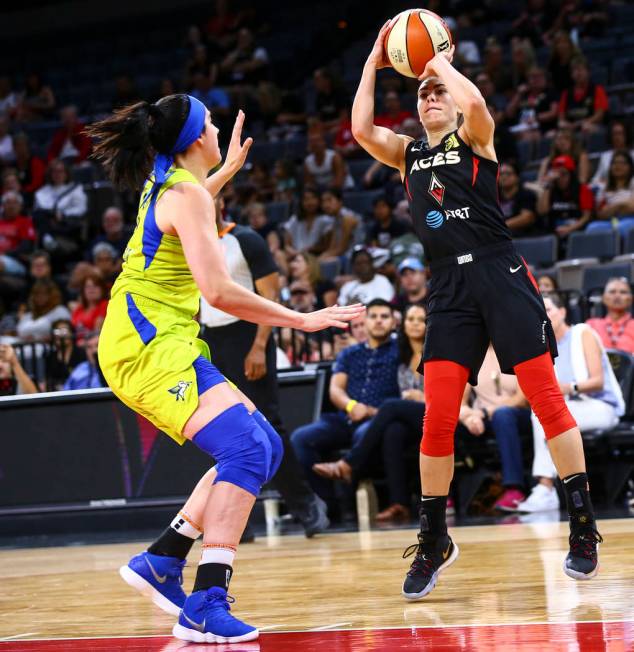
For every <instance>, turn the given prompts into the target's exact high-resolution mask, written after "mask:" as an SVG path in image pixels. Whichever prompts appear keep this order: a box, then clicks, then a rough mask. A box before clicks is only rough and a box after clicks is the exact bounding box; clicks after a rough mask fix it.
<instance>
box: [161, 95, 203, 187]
mask: <svg viewBox="0 0 634 652" xmlns="http://www.w3.org/2000/svg"><path fill="white" fill-rule="evenodd" d="M187 97H188V99H189V114H188V115H187V120H185V124H184V125H183V128H182V129H181V132H180V134H178V138H177V139H176V144H175V145H174V147H172V151H171V152H170V153H169V154H157V155H156V158H155V159H154V184H155V188H157V187H160V186H161V185H162V184H163V182H164V181H165V177H166V176H167V172H168V170H169V169H170V168H171V167H172V165H173V164H174V156H175V155H176V154H179V153H180V152H184V151H185V150H186V149H187V148H188V147H189V146H190V145H191V144H192V143H193V142H194V141H196V140H197V139H198V138H199V137H200V134H202V132H203V128H204V126H205V119H206V118H207V109H206V108H205V105H204V104H203V103H202V102H201V101H200V100H197V99H196V98H195V97H192V96H191V95H188V96H187Z"/></svg>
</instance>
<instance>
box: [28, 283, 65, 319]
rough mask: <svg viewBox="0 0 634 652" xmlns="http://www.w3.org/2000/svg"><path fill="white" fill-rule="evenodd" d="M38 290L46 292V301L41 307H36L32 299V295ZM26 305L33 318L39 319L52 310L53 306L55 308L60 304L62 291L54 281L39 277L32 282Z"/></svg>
mask: <svg viewBox="0 0 634 652" xmlns="http://www.w3.org/2000/svg"><path fill="white" fill-rule="evenodd" d="M40 291H44V292H46V293H47V294H48V302H47V304H46V306H44V307H43V308H38V307H36V306H35V303H34V301H33V295H34V294H37V293H38V292H40ZM27 305H28V307H29V312H30V313H31V314H32V316H33V318H34V319H39V318H40V317H41V316H42V315H46V314H47V313H49V312H50V311H51V310H53V308H57V306H61V305H62V292H61V290H60V289H59V286H58V285H57V283H55V281H51V280H48V279H40V280H39V281H35V283H33V287H32V288H31V292H30V293H29V298H28V301H27Z"/></svg>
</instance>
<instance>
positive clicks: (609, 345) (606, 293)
mask: <svg viewBox="0 0 634 652" xmlns="http://www.w3.org/2000/svg"><path fill="white" fill-rule="evenodd" d="M601 300H602V302H603V306H604V307H605V312H606V314H605V317H594V318H592V319H588V321H587V322H586V323H587V324H588V326H591V327H592V328H593V329H594V330H595V331H596V332H597V333H598V335H599V337H600V338H601V342H603V346H604V347H605V348H606V349H620V350H621V351H627V352H628V353H634V318H632V288H631V287H630V283H629V281H628V280H627V279H626V278H611V279H610V280H609V281H608V282H607V283H606V284H605V288H604V290H603V296H602V297H601Z"/></svg>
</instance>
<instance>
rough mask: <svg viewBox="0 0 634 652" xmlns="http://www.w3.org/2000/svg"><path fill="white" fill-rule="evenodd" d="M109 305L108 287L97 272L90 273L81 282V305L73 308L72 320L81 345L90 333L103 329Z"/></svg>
mask: <svg viewBox="0 0 634 652" xmlns="http://www.w3.org/2000/svg"><path fill="white" fill-rule="evenodd" d="M107 306H108V289H107V287H106V284H105V281H104V280H103V278H101V276H100V275H99V274H97V273H92V274H88V275H87V276H86V278H85V279H84V280H83V282H82V284H81V290H80V291H79V305H78V306H77V307H76V308H75V310H73V313H72V316H71V321H72V324H73V326H74V328H75V332H76V334H77V343H78V344H79V345H81V344H82V343H83V341H84V339H85V338H86V337H87V336H88V335H89V334H90V333H94V332H96V331H99V330H100V329H101V325H102V324H103V320H104V319H105V317H106V308H107Z"/></svg>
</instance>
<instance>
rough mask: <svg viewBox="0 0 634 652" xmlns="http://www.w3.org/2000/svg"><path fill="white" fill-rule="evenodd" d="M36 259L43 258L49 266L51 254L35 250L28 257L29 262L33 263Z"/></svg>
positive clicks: (42, 250)
mask: <svg viewBox="0 0 634 652" xmlns="http://www.w3.org/2000/svg"><path fill="white" fill-rule="evenodd" d="M36 258H45V259H46V262H47V263H48V264H49V265H50V264H51V254H49V253H48V251H46V250H44V249H36V250H35V251H34V252H33V253H32V254H31V255H30V256H29V261H33V260H35V259H36Z"/></svg>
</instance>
